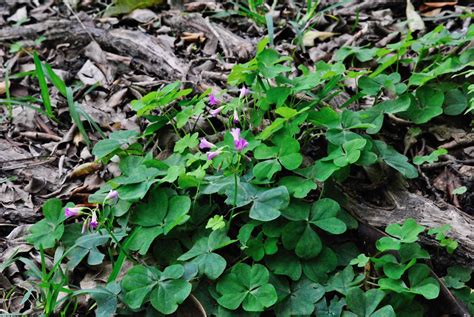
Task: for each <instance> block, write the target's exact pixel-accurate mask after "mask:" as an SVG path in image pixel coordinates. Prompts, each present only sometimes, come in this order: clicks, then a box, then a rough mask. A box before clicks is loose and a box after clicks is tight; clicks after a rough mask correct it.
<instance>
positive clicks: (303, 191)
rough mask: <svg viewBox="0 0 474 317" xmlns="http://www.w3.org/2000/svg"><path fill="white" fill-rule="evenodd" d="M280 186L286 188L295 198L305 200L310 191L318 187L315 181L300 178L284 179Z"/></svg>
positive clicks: (287, 177) (281, 180) (286, 177)
mask: <svg viewBox="0 0 474 317" xmlns="http://www.w3.org/2000/svg"><path fill="white" fill-rule="evenodd" d="M279 184H280V185H282V186H285V187H286V188H287V189H288V192H289V194H290V195H292V196H293V197H295V198H305V197H306V196H307V195H308V193H309V192H310V191H312V190H314V189H316V188H317V187H318V186H317V185H316V183H315V182H314V181H312V180H310V179H305V178H303V177H299V176H285V177H282V178H281V179H280V182H279Z"/></svg>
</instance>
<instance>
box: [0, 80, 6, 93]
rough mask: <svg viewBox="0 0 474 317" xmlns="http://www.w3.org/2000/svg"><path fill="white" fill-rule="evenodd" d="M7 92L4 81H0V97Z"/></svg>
mask: <svg viewBox="0 0 474 317" xmlns="http://www.w3.org/2000/svg"><path fill="white" fill-rule="evenodd" d="M5 92H7V82H6V81H0V96H3V94H5Z"/></svg>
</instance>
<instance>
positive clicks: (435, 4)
mask: <svg viewBox="0 0 474 317" xmlns="http://www.w3.org/2000/svg"><path fill="white" fill-rule="evenodd" d="M457 3H458V2H457V1H445V2H425V3H423V4H422V6H427V7H432V8H442V7H446V6H454V5H456V4H457Z"/></svg>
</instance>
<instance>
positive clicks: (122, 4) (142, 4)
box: [104, 0, 164, 16]
mask: <svg viewBox="0 0 474 317" xmlns="http://www.w3.org/2000/svg"><path fill="white" fill-rule="evenodd" d="M162 3H164V2H163V0H114V1H113V3H112V4H111V5H110V6H108V7H107V9H106V10H105V13H104V15H105V16H115V15H119V14H124V13H129V12H132V11H133V10H135V9H142V8H148V7H151V6H155V5H158V4H162Z"/></svg>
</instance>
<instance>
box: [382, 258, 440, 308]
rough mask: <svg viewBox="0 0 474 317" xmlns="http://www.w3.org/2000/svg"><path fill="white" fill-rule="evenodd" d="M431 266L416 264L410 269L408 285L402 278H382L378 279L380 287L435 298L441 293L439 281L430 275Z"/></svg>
mask: <svg viewBox="0 0 474 317" xmlns="http://www.w3.org/2000/svg"><path fill="white" fill-rule="evenodd" d="M429 275H430V268H429V267H428V266H427V265H425V264H416V265H415V266H413V267H412V268H411V269H410V270H409V271H408V281H409V282H410V287H408V286H407V285H406V284H405V283H404V282H403V281H402V280H398V279H390V278H382V279H380V280H379V281H378V284H379V286H380V289H382V290H391V291H394V292H396V293H411V294H418V295H422V296H423V297H425V298H426V299H435V298H437V297H438V295H439V290H440V288H439V283H438V282H437V281H436V280H435V279H434V278H433V277H430V276H429Z"/></svg>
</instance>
